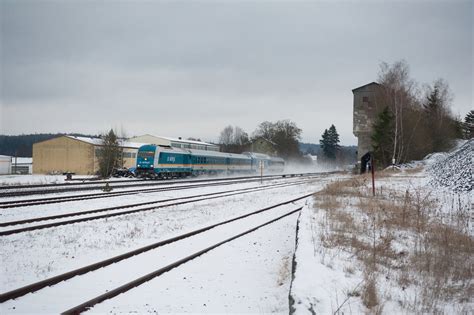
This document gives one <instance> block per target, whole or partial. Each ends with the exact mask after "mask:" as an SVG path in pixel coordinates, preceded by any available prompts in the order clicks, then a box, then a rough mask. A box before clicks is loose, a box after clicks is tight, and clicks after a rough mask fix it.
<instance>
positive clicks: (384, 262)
mask: <svg viewBox="0 0 474 315" xmlns="http://www.w3.org/2000/svg"><path fill="white" fill-rule="evenodd" d="M473 165H474V163H473V142H472V140H471V142H467V143H465V144H463V145H460V146H459V147H458V148H457V149H456V150H454V151H453V152H451V153H449V154H441V153H438V154H433V155H430V156H429V157H427V158H426V159H425V160H423V161H420V162H413V163H410V164H408V165H404V166H403V167H402V168H401V170H396V171H386V172H385V173H381V174H377V176H376V197H375V198H374V197H371V195H372V189H371V179H370V177H364V176H357V177H356V179H355V180H353V181H343V182H340V183H338V181H335V182H334V183H333V185H332V189H327V191H326V192H325V193H322V194H319V195H317V196H315V198H313V199H312V200H311V203H310V204H308V205H307V206H306V207H305V208H303V210H302V213H301V217H300V220H299V224H298V235H297V249H296V252H295V256H294V265H295V266H296V267H295V269H294V274H293V277H294V280H293V282H292V287H291V293H290V296H291V300H292V302H291V312H294V313H296V314H315V313H316V314H328V313H341V314H342V313H345V314H353V313H354V314H359V313H367V312H370V313H385V314H402V313H446V314H469V313H470V314H472V313H473V312H474V301H473V296H472V289H473V287H472V285H473V280H474V278H473V274H472V266H473V265H474V217H473V215H474V211H473V210H474V208H473V202H474V198H473V197H474V196H473V194H472V190H473V188H474V187H473V186H474V185H473V172H472V168H473ZM405 211H406V213H405ZM430 229H433V230H430Z"/></svg>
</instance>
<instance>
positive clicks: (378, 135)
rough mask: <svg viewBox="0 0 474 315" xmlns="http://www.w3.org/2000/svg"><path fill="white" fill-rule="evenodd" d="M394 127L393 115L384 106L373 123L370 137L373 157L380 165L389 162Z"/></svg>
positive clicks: (391, 153)
mask: <svg viewBox="0 0 474 315" xmlns="http://www.w3.org/2000/svg"><path fill="white" fill-rule="evenodd" d="M394 129H395V121H394V116H393V114H392V113H391V111H390V110H389V109H388V107H385V108H384V110H383V111H382V112H381V113H380V114H379V115H378V117H377V120H376V121H375V123H374V125H373V133H372V137H371V138H372V147H373V148H374V155H375V159H376V160H378V161H380V162H381V165H389V164H390V163H391V157H392V155H393V152H392V151H393V130H394Z"/></svg>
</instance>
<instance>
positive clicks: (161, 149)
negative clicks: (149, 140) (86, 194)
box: [135, 144, 285, 178]
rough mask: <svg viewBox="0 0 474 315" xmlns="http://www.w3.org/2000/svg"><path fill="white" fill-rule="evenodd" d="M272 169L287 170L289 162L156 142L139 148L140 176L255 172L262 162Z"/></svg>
mask: <svg viewBox="0 0 474 315" xmlns="http://www.w3.org/2000/svg"><path fill="white" fill-rule="evenodd" d="M261 163H263V167H264V168H265V169H267V170H269V171H274V172H281V171H283V168H284V165H285V161H284V160H283V159H281V158H275V157H269V156H268V155H266V154H260V153H252V152H246V153H244V154H233V153H225V152H215V151H204V150H193V149H179V148H173V147H169V146H159V145H154V144H147V145H143V146H141V147H140V148H139V149H138V155H137V165H136V171H135V172H136V174H137V176H139V177H150V178H173V177H186V176H190V175H199V174H218V173H251V172H255V171H257V170H258V168H259V167H260V165H262V164H261Z"/></svg>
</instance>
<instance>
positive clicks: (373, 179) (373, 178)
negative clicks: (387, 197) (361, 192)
mask: <svg viewBox="0 0 474 315" xmlns="http://www.w3.org/2000/svg"><path fill="white" fill-rule="evenodd" d="M370 168H371V170H372V195H373V196H374V197H375V160H374V154H373V153H372V154H371V155H370Z"/></svg>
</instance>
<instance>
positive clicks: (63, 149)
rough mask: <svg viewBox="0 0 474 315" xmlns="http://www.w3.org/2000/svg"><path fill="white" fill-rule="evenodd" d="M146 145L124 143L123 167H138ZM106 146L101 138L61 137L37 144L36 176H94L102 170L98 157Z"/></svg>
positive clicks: (35, 145)
mask: <svg viewBox="0 0 474 315" xmlns="http://www.w3.org/2000/svg"><path fill="white" fill-rule="evenodd" d="M141 145H142V143H132V142H123V143H122V144H121V148H122V163H123V165H122V166H123V167H127V168H129V167H133V166H135V160H136V155H137V150H138V148H139V147H140V146H141ZM101 146H102V140H101V139H99V138H87V137H74V136H61V137H57V138H54V139H50V140H46V141H41V142H37V143H35V144H33V161H34V164H33V173H34V174H62V173H65V172H71V173H75V174H80V175H93V174H96V173H97V171H98V170H99V163H98V160H97V156H98V154H99V152H100V148H101Z"/></svg>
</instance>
